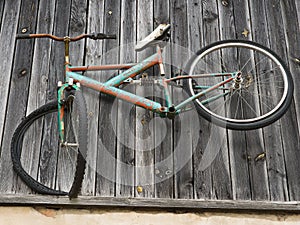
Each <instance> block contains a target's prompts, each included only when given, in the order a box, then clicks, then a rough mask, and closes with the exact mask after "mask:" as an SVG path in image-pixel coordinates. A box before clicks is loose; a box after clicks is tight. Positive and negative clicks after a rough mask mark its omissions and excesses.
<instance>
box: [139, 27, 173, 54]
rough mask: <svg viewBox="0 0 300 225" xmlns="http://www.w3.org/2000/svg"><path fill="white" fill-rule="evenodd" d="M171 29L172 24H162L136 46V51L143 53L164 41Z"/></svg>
mask: <svg viewBox="0 0 300 225" xmlns="http://www.w3.org/2000/svg"><path fill="white" fill-rule="evenodd" d="M170 28H171V25H170V24H160V25H159V26H158V27H157V28H156V29H155V30H154V31H153V32H152V33H151V34H149V35H148V36H147V37H145V38H144V39H143V40H141V41H139V42H138V43H137V44H136V46H135V51H141V50H143V49H145V48H147V47H149V46H152V45H155V44H158V43H159V42H162V41H164V39H165V38H166V37H167V35H168V31H169V30H170Z"/></svg>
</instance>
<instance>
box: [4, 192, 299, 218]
mask: <svg viewBox="0 0 300 225" xmlns="http://www.w3.org/2000/svg"><path fill="white" fill-rule="evenodd" d="M0 199H1V202H0V204H1V205H5V206H15V205H18V206H21V205H24V206H43V207H55V208H56V207H66V206H67V207H74V208H86V209H90V208H91V207H98V208H100V207H103V208H106V209H107V207H116V208H117V209H118V210H120V208H118V207H122V208H123V207H124V210H128V209H134V210H137V208H140V209H141V210H142V209H143V208H144V209H146V208H147V209H148V210H149V209H153V210H155V209H160V210H161V209H163V210H167V211H173V210H174V211H176V212H178V210H179V211H181V210H183V211H184V212H187V211H196V212H197V211H198V212H203V210H214V211H218V210H220V211H222V212H224V210H225V211H227V212H234V211H235V210H238V211H237V212H241V210H247V212H253V213H275V214H278V213H282V212H291V213H299V211H300V204H299V202H296V201H291V202H278V201H274V202H270V201H255V202H254V201H241V200H236V201H232V200H223V201H220V200H207V199H206V200H193V201H190V200H186V199H155V200H153V199H149V198H111V197H94V196H92V197H90V196H82V197H80V200H73V201H70V200H69V198H67V197H57V198H53V197H52V196H41V195H1V196H0Z"/></svg>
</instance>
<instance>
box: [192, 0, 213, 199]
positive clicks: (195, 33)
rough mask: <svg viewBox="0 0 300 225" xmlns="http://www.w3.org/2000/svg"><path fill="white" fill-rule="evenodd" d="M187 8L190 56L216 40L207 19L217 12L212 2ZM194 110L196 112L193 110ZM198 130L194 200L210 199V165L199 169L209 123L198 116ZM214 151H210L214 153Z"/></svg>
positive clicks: (207, 136)
mask: <svg viewBox="0 0 300 225" xmlns="http://www.w3.org/2000/svg"><path fill="white" fill-rule="evenodd" d="M187 8H188V10H189V12H188V13H187V15H188V24H189V32H188V39H189V49H192V50H193V53H192V54H195V52H196V51H198V50H200V49H201V47H202V46H203V45H205V44H207V43H210V42H213V41H214V39H218V37H216V36H215V32H211V30H214V28H215V26H216V25H217V22H218V21H217V20H215V19H211V20H210V19H208V16H209V15H216V13H215V12H214V11H216V10H217V7H216V3H215V2H214V1H203V2H201V3H199V1H188V2H187ZM194 110H196V109H195V108H194ZM198 126H199V127H200V130H199V131H198V133H197V132H194V133H193V134H192V135H193V136H194V135H195V136H198V137H199V141H198V143H195V145H196V146H195V150H194V154H193V170H194V172H193V173H194V198H195V199H210V198H211V197H212V188H213V187H212V175H211V168H210V163H208V165H207V166H204V168H201V167H203V166H201V165H203V164H204V163H205V162H204V161H202V159H203V154H204V153H206V154H207V153H208V151H207V150H208V148H206V147H207V143H208V140H209V138H210V135H209V133H210V123H209V122H208V121H206V120H205V119H204V118H201V116H199V125H198ZM214 150H215V149H211V151H214Z"/></svg>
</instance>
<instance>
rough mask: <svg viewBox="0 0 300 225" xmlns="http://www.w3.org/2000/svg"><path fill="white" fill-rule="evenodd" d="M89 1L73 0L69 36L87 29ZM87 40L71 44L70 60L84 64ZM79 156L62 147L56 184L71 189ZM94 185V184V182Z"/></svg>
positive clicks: (61, 187) (59, 154) (74, 63)
mask: <svg viewBox="0 0 300 225" xmlns="http://www.w3.org/2000/svg"><path fill="white" fill-rule="evenodd" d="M86 9H87V1H82V0H80V1H78V0H73V1H72V4H71V13H70V15H71V16H70V21H69V36H70V37H75V36H78V35H80V34H83V33H85V30H86V14H87V12H86ZM84 44H85V40H80V41H77V42H76V43H71V44H70V50H69V51H70V62H71V64H72V65H82V64H83V59H84V47H85V45H84ZM76 160H77V156H76V153H75V154H74V152H72V150H70V149H69V150H68V149H65V148H62V149H61V150H60V151H59V153H58V160H57V169H56V171H57V178H56V185H57V186H58V187H59V188H60V189H62V190H69V189H70V184H72V182H73V180H74V175H75V167H76ZM93 186H94V184H93Z"/></svg>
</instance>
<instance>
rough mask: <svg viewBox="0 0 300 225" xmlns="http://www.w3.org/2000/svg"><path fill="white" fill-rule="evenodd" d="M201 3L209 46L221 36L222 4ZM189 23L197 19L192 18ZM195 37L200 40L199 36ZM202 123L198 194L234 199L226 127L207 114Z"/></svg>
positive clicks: (200, 195)
mask: <svg viewBox="0 0 300 225" xmlns="http://www.w3.org/2000/svg"><path fill="white" fill-rule="evenodd" d="M194 5H195V3H194ZM201 6H202V7H201V8H202V9H201V11H202V13H203V14H202V13H201V12H198V13H197V12H195V14H194V17H196V18H197V16H196V15H198V14H199V13H200V14H202V18H203V25H202V27H203V28H202V30H201V32H199V31H198V33H199V36H200V37H198V39H199V38H200V39H202V40H203V45H204V46H205V45H208V44H211V43H213V42H215V41H218V40H219V23H218V19H217V18H218V11H217V9H218V7H217V2H214V1H209V2H208V1H204V2H202V5H201ZM196 7H197V6H195V7H194V8H196ZM189 24H195V23H193V22H189ZM191 26H192V25H191ZM194 26H195V28H194V30H195V29H197V26H198V29H199V28H201V24H198V25H197V24H196V25H194ZM193 34H197V31H194V32H193ZM190 39H191V38H190ZM194 39H195V40H196V41H197V36H195V37H194ZM196 41H195V42H196ZM194 45H195V44H194ZM199 47H200V46H199V44H198V47H194V46H193V47H192V49H199ZM203 66H204V65H203ZM215 69H216V70H217V71H219V70H220V69H221V68H220V66H218V68H215ZM207 72H216V71H207ZM208 80H209V79H208ZM203 82H205V80H203ZM210 84H211V83H210ZM200 124H201V125H200V127H201V132H200V134H198V135H200V148H199V151H196V152H195V154H194V161H195V169H194V171H195V173H196V172H197V173H198V176H200V177H199V178H197V180H196V182H195V185H199V186H198V190H195V192H196V196H197V197H198V198H216V199H231V198H232V188H231V178H230V169H229V159H228V151H229V150H228V144H227V138H226V136H227V134H226V130H225V129H223V128H220V127H218V126H216V125H214V124H212V123H209V122H207V121H206V120H204V119H203V118H201V119H200ZM197 154H198V157H197ZM197 162H200V163H197ZM196 163H197V164H198V165H197V164H196ZM198 180H199V181H198Z"/></svg>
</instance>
